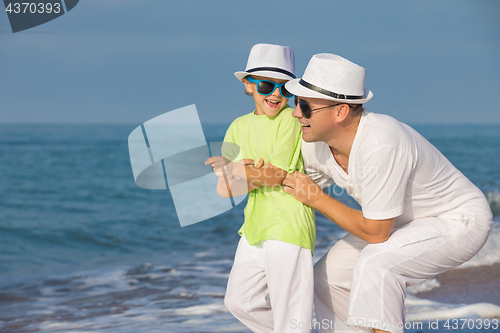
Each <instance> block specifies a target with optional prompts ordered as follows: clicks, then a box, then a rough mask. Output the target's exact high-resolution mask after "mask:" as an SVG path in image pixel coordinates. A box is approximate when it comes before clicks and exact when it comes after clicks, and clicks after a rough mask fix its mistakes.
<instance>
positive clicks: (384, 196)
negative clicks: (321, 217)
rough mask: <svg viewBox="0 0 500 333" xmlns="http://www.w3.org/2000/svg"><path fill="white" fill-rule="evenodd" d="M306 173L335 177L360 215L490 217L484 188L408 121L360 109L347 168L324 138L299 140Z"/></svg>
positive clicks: (326, 180) (399, 220)
mask: <svg viewBox="0 0 500 333" xmlns="http://www.w3.org/2000/svg"><path fill="white" fill-rule="evenodd" d="M302 155H303V159H304V169H305V171H306V173H307V174H308V175H309V176H310V177H311V178H312V179H313V180H314V181H315V182H316V183H317V184H318V185H319V186H320V187H321V188H326V187H328V186H330V185H332V184H333V183H336V184H337V186H339V187H341V188H343V189H344V190H346V191H347V193H348V194H349V195H350V196H352V197H353V198H354V199H355V200H356V201H357V202H358V203H359V204H360V205H361V207H362V211H363V216H364V217H365V218H368V219H373V220H382V219H389V218H394V217H395V218H396V221H395V225H394V226H395V227H399V226H401V225H404V224H406V223H408V222H410V221H413V220H415V219H420V218H425V217H431V216H432V217H443V218H450V219H458V220H462V221H464V222H467V221H474V220H476V221H477V222H478V223H483V224H489V223H491V219H492V217H491V210H490V208H489V205H488V203H487V201H486V199H485V197H484V195H483V193H482V192H481V191H480V190H479V189H478V188H477V187H476V186H475V185H474V184H472V182H471V181H469V179H467V178H466V177H465V176H464V175H463V174H462V173H461V172H460V171H458V170H457V169H456V168H455V167H454V166H453V165H452V164H451V163H450V162H449V161H448V160H447V159H446V157H444V155H443V154H441V152H439V151H438V150H437V149H436V148H435V147H434V146H433V145H432V144H431V143H430V142H429V141H427V140H426V139H425V138H424V137H422V136H421V135H420V134H419V133H417V132H416V131H415V130H414V129H412V128H411V127H410V126H408V125H406V124H403V123H400V122H399V121H397V120H396V119H394V118H392V117H390V116H387V115H382V114H376V113H372V112H369V111H367V110H363V113H362V116H361V120H360V123H359V126H358V129H357V132H356V136H355V138H354V142H353V145H352V149H351V153H350V156H349V165H348V173H345V172H344V170H342V168H341V167H340V166H339V165H338V164H337V162H336V161H335V159H334V158H333V155H332V153H331V151H330V149H329V147H328V145H327V144H326V143H325V142H313V143H307V142H304V141H303V142H302Z"/></svg>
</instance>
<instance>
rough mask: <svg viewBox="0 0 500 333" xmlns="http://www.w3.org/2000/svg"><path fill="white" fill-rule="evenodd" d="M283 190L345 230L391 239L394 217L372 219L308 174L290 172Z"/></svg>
mask: <svg viewBox="0 0 500 333" xmlns="http://www.w3.org/2000/svg"><path fill="white" fill-rule="evenodd" d="M283 190H284V191H285V192H286V193H289V194H291V195H293V196H294V197H295V198H296V199H297V200H299V201H300V202H302V203H303V204H305V205H307V206H310V207H312V208H314V209H317V210H318V211H320V212H321V213H322V214H323V215H325V216H326V217H327V218H328V219H330V220H331V221H333V222H335V223H336V224H337V225H338V226H339V227H341V228H342V229H344V230H345V231H347V232H349V233H351V234H353V235H354V236H357V237H359V238H361V239H363V240H365V241H367V242H369V243H381V242H385V241H386V240H387V239H389V236H390V234H391V232H392V228H393V226H394V220H395V219H394V218H391V219H385V220H371V219H367V218H365V217H364V216H363V213H362V212H361V211H359V210H357V209H353V208H350V207H348V206H346V205H344V204H343V203H341V202H340V201H338V200H336V199H334V198H332V197H331V196H329V195H328V194H326V193H324V192H323V191H322V190H321V188H320V187H319V186H318V185H317V184H316V183H315V182H314V181H313V180H312V179H311V178H310V177H309V176H307V175H305V174H303V173H300V172H297V171H296V172H294V173H291V174H288V175H287V176H286V179H285V181H284V182H283Z"/></svg>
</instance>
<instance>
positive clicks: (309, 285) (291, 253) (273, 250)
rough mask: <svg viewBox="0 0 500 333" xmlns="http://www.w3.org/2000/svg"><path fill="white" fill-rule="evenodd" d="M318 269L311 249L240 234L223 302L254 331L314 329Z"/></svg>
mask: <svg viewBox="0 0 500 333" xmlns="http://www.w3.org/2000/svg"><path fill="white" fill-rule="evenodd" d="M313 276H314V274H313V262H312V256H311V251H310V250H309V249H306V248H303V247H301V246H298V245H294V244H289V243H285V242H281V241H277V240H266V241H263V242H261V243H260V244H257V245H255V246H252V245H250V244H248V241H247V239H246V238H245V235H242V236H241V239H240V242H239V244H238V249H237V250H236V256H235V258H234V264H233V268H232V269H231V274H230V275H229V281H228V284H227V291H226V296H225V298H224V305H225V306H226V308H227V309H228V310H229V312H231V313H232V314H233V315H234V316H235V317H236V318H237V319H238V320H239V321H241V322H242V323H243V324H245V326H247V327H248V328H249V329H251V330H252V331H253V332H276V333H286V332H296V333H298V332H310V331H311V330H310V329H307V327H310V323H311V320H312V312H313V298H314V296H313V295H314V277H313Z"/></svg>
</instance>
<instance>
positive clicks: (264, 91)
mask: <svg viewBox="0 0 500 333" xmlns="http://www.w3.org/2000/svg"><path fill="white" fill-rule="evenodd" d="M245 79H247V80H248V81H249V82H253V83H255V84H256V85H257V91H258V92H259V94H261V95H264V96H268V95H271V94H272V93H273V92H274V90H275V89H276V88H279V90H280V95H281V96H283V97H285V98H290V97H292V96H293V94H292V93H291V92H289V91H288V90H286V88H285V84H286V82H285V83H276V82H273V81H266V80H256V79H254V78H251V77H249V76H247V77H245Z"/></svg>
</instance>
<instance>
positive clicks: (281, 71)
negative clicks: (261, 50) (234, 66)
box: [245, 67, 295, 79]
mask: <svg viewBox="0 0 500 333" xmlns="http://www.w3.org/2000/svg"><path fill="white" fill-rule="evenodd" d="M256 71H271V72H278V73H282V74H286V75H288V76H291V77H293V78H294V79H295V75H294V74H293V73H291V72H289V71H286V70H284V69H281V68H276V67H257V68H252V69H248V70H246V71H245V72H247V73H253V72H256Z"/></svg>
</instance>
